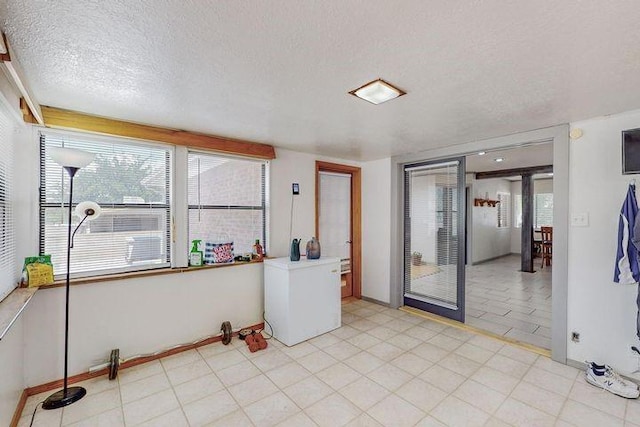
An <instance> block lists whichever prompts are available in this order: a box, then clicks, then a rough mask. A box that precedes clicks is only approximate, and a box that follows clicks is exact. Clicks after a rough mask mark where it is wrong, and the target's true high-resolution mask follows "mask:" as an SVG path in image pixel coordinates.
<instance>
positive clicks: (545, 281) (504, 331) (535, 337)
mask: <svg viewBox="0 0 640 427" xmlns="http://www.w3.org/2000/svg"><path fill="white" fill-rule="evenodd" d="M540 261H541V260H540V258H536V259H534V268H535V270H536V272H535V273H522V272H520V271H518V270H520V256H519V255H509V256H505V257H502V258H498V259H496V260H493V261H490V262H486V263H483V264H479V265H474V266H467V269H466V323H467V324H469V325H472V326H475V327H477V328H481V329H484V330H487V331H490V332H493V333H496V334H498V335H504V336H506V337H509V338H513V339H516V340H518V341H522V342H526V343H529V344H533V345H536V346H538V347H542V348H547V349H549V348H551V329H550V328H551V266H545V267H544V268H540Z"/></svg>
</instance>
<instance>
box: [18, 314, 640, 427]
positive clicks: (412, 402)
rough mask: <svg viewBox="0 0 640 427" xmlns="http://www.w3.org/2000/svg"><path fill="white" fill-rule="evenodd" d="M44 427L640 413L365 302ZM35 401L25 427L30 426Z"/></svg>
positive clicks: (593, 422)
mask: <svg viewBox="0 0 640 427" xmlns="http://www.w3.org/2000/svg"><path fill="white" fill-rule="evenodd" d="M84 386H85V387H86V388H87V390H88V395H87V396H86V397H85V398H84V399H82V400H80V401H79V402H76V403H75V404H73V405H71V406H69V407H67V408H64V409H59V410H54V411H44V410H41V409H39V410H38V412H37V416H36V422H35V425H36V426H60V425H64V426H66V425H74V426H92V427H93V426H100V427H107V426H125V425H126V426H138V425H144V426H167V427H179V426H188V425H190V426H272V425H278V426H315V425H319V426H331V427H334V426H342V425H350V426H471V427H473V426H493V427H496V426H510V425H511V426H571V425H573V426H580V427H583V426H598V427H604V426H607V427H609V426H612V427H613V426H620V427H623V426H628V427H633V426H640V402H638V401H635V400H626V399H623V398H619V397H616V396H614V395H611V394H609V393H607V392H604V391H602V390H600V389H597V388H594V387H592V386H590V385H588V384H587V383H586V382H585V381H584V379H583V375H582V373H581V372H580V371H578V370H577V369H574V368H571V367H568V366H564V365H560V364H557V363H555V362H552V361H551V360H550V359H548V358H546V357H544V356H538V355H537V354H534V353H530V352H528V351H526V350H522V349H520V348H517V347H513V346H511V345H509V344H503V343H502V342H499V341H496V340H493V339H491V338H487V337H484V336H479V335H474V334H472V333H469V332H466V331H463V330H460V329H457V328H454V327H448V326H445V325H442V324H440V323H436V322H433V321H428V320H422V319H421V318H418V317H414V316H411V315H409V314H407V313H404V312H402V311H399V310H391V309H388V308H385V307H382V306H380V305H376V304H372V303H368V302H364V301H356V302H353V303H350V304H346V305H344V306H343V326H342V327H341V328H339V329H337V330H335V331H333V332H331V333H328V334H325V335H322V336H320V337H317V338H314V339H312V340H310V341H308V342H304V343H301V344H298V345H296V346H294V347H285V346H283V345H281V344H279V343H278V342H277V341H275V340H271V341H270V345H269V348H268V349H266V350H264V351H260V352H257V353H253V354H252V353H249V352H248V351H247V348H246V345H245V344H244V342H243V341H239V340H236V339H234V340H233V342H232V344H231V345H229V346H224V345H222V344H221V343H215V344H212V345H209V346H206V347H201V348H199V349H198V350H191V351H188V352H184V353H181V354H178V355H175V356H171V357H167V358H165V359H162V360H160V361H155V362H151V363H147V364H144V365H140V366H137V367H135V368H131V369H126V370H122V371H121V372H120V374H119V375H118V379H117V380H116V381H111V382H110V381H108V380H107V379H106V378H97V379H94V380H90V381H88V382H85V383H84ZM49 394H50V393H44V394H43V395H40V396H32V397H30V398H29V400H28V402H27V406H26V408H25V410H24V412H23V417H22V419H21V421H20V426H21V427H22V426H28V425H29V419H30V416H31V412H32V411H33V408H34V407H35V405H36V403H37V402H39V401H41V400H42V399H43V398H45V397H46V396H47V395H49Z"/></svg>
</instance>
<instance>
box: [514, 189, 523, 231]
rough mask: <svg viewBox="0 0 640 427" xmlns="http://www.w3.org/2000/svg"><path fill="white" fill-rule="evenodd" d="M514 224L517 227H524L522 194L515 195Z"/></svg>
mask: <svg viewBox="0 0 640 427" xmlns="http://www.w3.org/2000/svg"><path fill="white" fill-rule="evenodd" d="M513 224H514V226H515V228H520V227H522V194H516V195H515V196H514V197H513Z"/></svg>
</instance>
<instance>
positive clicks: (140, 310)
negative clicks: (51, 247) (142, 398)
mask: <svg viewBox="0 0 640 427" xmlns="http://www.w3.org/2000/svg"><path fill="white" fill-rule="evenodd" d="M262 281H263V273H262V264H248V265H242V266H240V265H238V266H232V267H221V268H215V269H205V270H201V271H196V272H188V273H175V274H167V275H162V276H150V277H142V278H136V279H128V280H119V281H112V282H99V283H94V284H87V285H79V286H73V287H72V288H71V297H70V299H71V304H70V307H71V308H70V320H69V322H70V326H69V355H70V356H69V374H70V375H74V374H79V373H82V372H86V371H87V369H88V368H89V367H91V366H93V365H96V364H99V363H101V362H103V361H105V360H106V359H107V358H108V356H109V353H110V351H111V349H113V348H119V349H120V354H121V356H122V357H125V358H126V357H128V356H133V355H137V354H141V353H150V352H155V351H158V350H162V349H166V348H167V347H170V346H174V345H177V344H182V343H187V342H192V341H195V340H197V339H199V338H202V337H205V336H208V335H213V334H216V333H218V332H219V331H220V325H221V324H222V322H223V321H225V320H229V321H231V325H232V327H233V328H234V329H235V328H240V327H245V326H249V325H253V324H256V323H260V322H261V321H262V308H263V295H264V294H263V287H262ZM25 321H26V323H25V352H26V367H27V370H26V371H27V372H26V382H27V386H35V385H38V384H42V383H45V382H48V381H52V380H55V379H58V378H61V377H62V375H63V371H62V367H63V363H64V359H63V355H64V334H63V331H64V288H53V289H43V290H40V291H38V292H37V293H36V295H35V296H34V298H33V300H32V301H31V303H30V304H29V306H28V307H27V310H26V313H25Z"/></svg>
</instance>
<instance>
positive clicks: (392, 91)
mask: <svg viewBox="0 0 640 427" xmlns="http://www.w3.org/2000/svg"><path fill="white" fill-rule="evenodd" d="M349 93H350V94H351V95H353V96H357V97H358V98H360V99H364V100H365V101H368V102H370V103H372V104H376V105H377V104H382V103H383V102H386V101H390V100H392V99H394V98H397V97H399V96H402V95H404V94H406V92H404V91H403V90H400V89H398V88H397V87H395V86H394V85H392V84H390V83H387V82H385V81H384V80H382V79H378V80H374V81H372V82H369V83H367V84H365V85H363V86H360V87H359V88H358V89H354V90H352V91H350V92H349Z"/></svg>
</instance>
